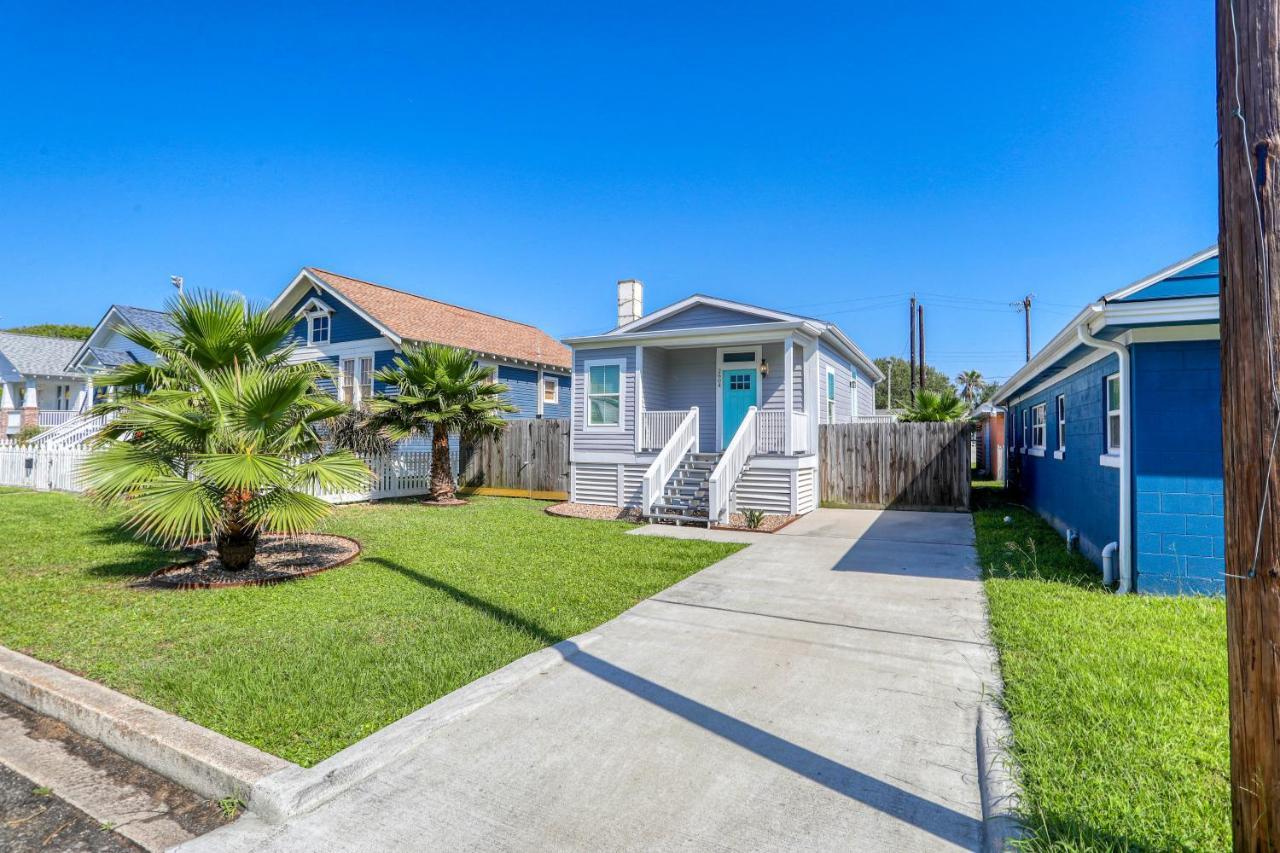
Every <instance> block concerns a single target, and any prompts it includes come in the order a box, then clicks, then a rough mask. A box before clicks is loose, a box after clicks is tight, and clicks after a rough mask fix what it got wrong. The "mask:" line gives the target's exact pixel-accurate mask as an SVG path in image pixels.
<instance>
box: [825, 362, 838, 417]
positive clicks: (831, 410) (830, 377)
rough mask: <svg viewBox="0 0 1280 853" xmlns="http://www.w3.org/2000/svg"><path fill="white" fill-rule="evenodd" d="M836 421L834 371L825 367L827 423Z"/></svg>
mask: <svg viewBox="0 0 1280 853" xmlns="http://www.w3.org/2000/svg"><path fill="white" fill-rule="evenodd" d="M835 422H836V372H835V371H834V370H832V369H831V368H829V367H828V368H827V423H829V424H833V423H835Z"/></svg>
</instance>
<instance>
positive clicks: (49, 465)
mask: <svg viewBox="0 0 1280 853" xmlns="http://www.w3.org/2000/svg"><path fill="white" fill-rule="evenodd" d="M92 452H93V451H91V450H82V449H76V448H67V447H52V448H42V447H39V446H32V445H16V446H15V445H10V444H6V445H3V446H0V486H22V487H24V488H28V489H36V490H37V491H42V492H47V491H63V492H81V491H84V487H83V486H82V485H81V483H80V478H79V470H80V463H81V462H83V461H84V460H85V458H86V457H87V456H88V455H89V454H90V453H92ZM364 461H365V464H367V465H368V466H369V470H371V471H372V472H373V480H372V482H371V484H370V487H369V488H368V489H365V490H362V491H359V492H325V491H317V492H315V493H314V494H316V496H317V497H320V498H322V499H324V500H326V501H328V502H329V503H335V504H343V503H360V502H362V501H371V500H380V499H382V498H400V497H409V496H411V495H425V494H427V493H428V492H430V491H431V451H430V450H405V449H401V450H396V451H395V452H394V453H392V454H390V455H388V456H376V457H365V460H364ZM458 462H459V460H458V453H457V451H454V452H452V453H450V455H449V467H450V469H451V471H452V473H453V476H454V479H455V481H456V479H457V476H458Z"/></svg>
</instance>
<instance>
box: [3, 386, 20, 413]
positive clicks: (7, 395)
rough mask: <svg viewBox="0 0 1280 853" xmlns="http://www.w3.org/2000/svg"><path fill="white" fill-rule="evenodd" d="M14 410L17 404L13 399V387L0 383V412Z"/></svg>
mask: <svg viewBox="0 0 1280 853" xmlns="http://www.w3.org/2000/svg"><path fill="white" fill-rule="evenodd" d="M16 408H18V404H17V401H16V400H15V399H14V395H13V385H12V384H11V383H9V382H0V410H9V409H16Z"/></svg>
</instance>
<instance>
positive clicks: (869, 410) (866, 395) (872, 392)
mask: <svg viewBox="0 0 1280 853" xmlns="http://www.w3.org/2000/svg"><path fill="white" fill-rule="evenodd" d="M857 381H858V388H857V393H858V416H859V417H864V416H866V415H873V414H875V411H876V386H875V384H874V383H873V382H872V381H871V379H870V377H868V376H867V375H866V374H864V373H863V372H862V371H858V376H857Z"/></svg>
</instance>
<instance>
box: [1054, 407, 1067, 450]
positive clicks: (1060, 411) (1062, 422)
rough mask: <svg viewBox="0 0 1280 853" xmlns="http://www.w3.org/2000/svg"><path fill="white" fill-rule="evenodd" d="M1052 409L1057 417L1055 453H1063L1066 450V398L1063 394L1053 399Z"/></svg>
mask: <svg viewBox="0 0 1280 853" xmlns="http://www.w3.org/2000/svg"><path fill="white" fill-rule="evenodd" d="M1053 407H1054V409H1055V412H1056V414H1057V416H1058V441H1057V447H1056V449H1057V451H1058V453H1063V452H1065V451H1066V449H1067V398H1066V395H1064V394H1059V395H1058V396H1057V397H1055V398H1054V401H1053Z"/></svg>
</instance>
